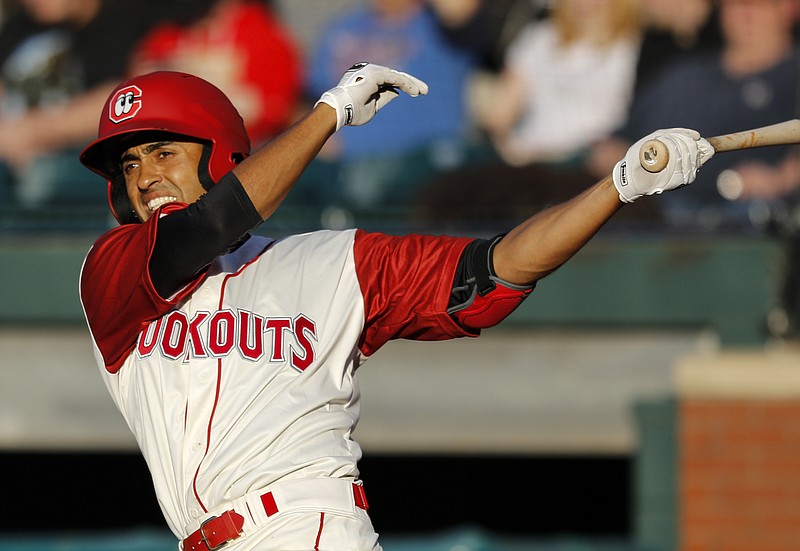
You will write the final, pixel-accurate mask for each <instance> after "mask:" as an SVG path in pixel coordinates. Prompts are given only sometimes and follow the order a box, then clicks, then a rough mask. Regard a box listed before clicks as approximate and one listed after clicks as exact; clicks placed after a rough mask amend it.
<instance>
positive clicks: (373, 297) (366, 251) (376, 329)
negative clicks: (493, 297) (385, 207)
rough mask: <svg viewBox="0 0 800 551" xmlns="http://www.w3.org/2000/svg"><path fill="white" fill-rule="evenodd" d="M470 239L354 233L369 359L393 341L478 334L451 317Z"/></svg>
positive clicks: (365, 351) (363, 345)
mask: <svg viewBox="0 0 800 551" xmlns="http://www.w3.org/2000/svg"><path fill="white" fill-rule="evenodd" d="M470 241H472V240H471V239H467V238H456V237H434V236H422V235H408V236H405V237H395V236H388V235H383V234H379V233H366V232H364V231H361V230H359V231H358V232H356V238H355V245H354V250H353V252H354V258H355V266H356V274H357V275H358V280H359V285H360V286H361V294H362V296H363V299H364V314H365V327H364V332H363V333H362V335H361V340H360V341H359V349H360V350H361V352H362V353H363V354H364V355H366V356H369V355H371V354H372V353H374V352H375V351H376V350H378V349H379V348H380V347H381V346H383V345H384V344H385V343H386V342H388V341H389V340H391V339H415V340H428V341H433V340H445V339H451V338H455V337H464V336H472V337H474V336H478V334H479V331H478V330H471V329H469V328H466V327H462V326H460V325H459V324H458V323H456V322H455V321H454V320H453V318H452V317H451V316H450V315H449V314H448V313H447V306H448V302H449V300H450V293H451V291H452V288H453V278H454V276H455V272H456V267H457V265H458V261H459V258H460V256H461V253H462V251H463V250H464V248H465V247H466V246H467V245H468V244H469V243H470Z"/></svg>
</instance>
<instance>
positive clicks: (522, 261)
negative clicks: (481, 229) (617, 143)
mask: <svg viewBox="0 0 800 551" xmlns="http://www.w3.org/2000/svg"><path fill="white" fill-rule="evenodd" d="M650 139H659V140H661V141H662V142H663V143H664V144H665V145H666V146H667V148H668V150H669V156H670V157H669V158H670V164H669V165H668V166H667V168H666V169H665V170H664V171H662V172H656V173H650V172H647V171H646V170H644V169H643V168H642V167H641V165H640V163H639V148H640V146H641V145H642V144H643V143H644V142H646V141H647V140H650ZM713 154H714V149H713V148H712V147H711V145H710V144H709V143H708V142H707V141H706V140H704V139H703V138H701V137H700V135H699V134H698V133H697V132H695V131H693V130H686V129H681V128H673V129H669V130H659V131H657V132H654V133H653V134H650V135H649V136H646V137H645V138H642V140H639V141H638V142H636V143H635V144H634V145H632V146H631V147H630V149H628V152H627V154H626V155H625V159H623V160H622V161H620V162H619V163H617V166H616V167H615V169H614V172H613V174H612V175H611V176H608V177H606V178H604V179H603V180H601V181H600V182H598V183H597V184H595V185H594V186H592V187H591V188H589V189H588V190H586V191H584V192H583V193H581V194H580V195H578V196H576V197H574V198H573V199H571V200H569V201H567V202H565V203H562V204H560V205H556V206H554V207H551V208H549V209H546V210H544V211H542V212H540V213H538V214H536V215H534V216H533V217H531V218H529V219H528V220H526V221H525V222H523V223H522V224H520V225H519V226H517V227H516V228H514V229H513V230H511V232H509V233H508V235H506V236H505V237H504V238H503V239H502V240H501V241H500V242H499V243H498V244H497V246H496V247H495V249H494V257H493V260H494V268H495V272H496V273H497V276H498V277H500V278H502V279H504V280H506V281H508V282H510V283H514V284H518V285H531V284H533V283H534V282H536V281H537V280H539V279H541V278H543V277H545V276H546V275H548V274H550V273H551V272H553V271H554V270H556V269H557V268H558V267H559V266H561V265H562V264H564V263H565V262H566V261H567V260H569V259H570V258H571V257H572V256H573V255H574V254H575V253H576V252H578V251H579V250H580V249H581V248H582V247H583V246H584V245H585V244H586V243H587V242H588V241H589V240H590V239H591V238H592V237H593V236H594V235H595V234H596V233H597V232H598V231H599V230H600V228H601V227H602V226H603V225H604V224H605V223H606V222H607V221H608V220H609V219H610V218H611V217H612V216H614V214H615V213H616V212H617V211H618V210H619V209H620V208H621V207H622V206H623V205H624V204H625V203H630V202H632V201H634V200H636V199H638V198H639V197H642V196H644V195H657V194H660V193H662V192H664V191H669V190H673V189H676V188H679V187H682V186H685V185H687V184H690V183H691V182H693V181H694V179H695V176H696V175H697V170H698V169H699V168H700V167H701V166H702V165H703V163H705V162H706V161H707V160H708V159H710V158H711V156H713Z"/></svg>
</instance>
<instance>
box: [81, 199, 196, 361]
mask: <svg viewBox="0 0 800 551" xmlns="http://www.w3.org/2000/svg"><path fill="white" fill-rule="evenodd" d="M176 206H177V204H176V205H167V206H166V207H164V208H163V209H162V211H161V212H162V213H166V212H169V211H170V210H173V209H174V208H175V207H176ZM157 221H158V217H157V216H153V217H151V218H150V219H149V220H148V221H147V222H146V223H144V224H125V225H123V226H119V227H117V228H114V229H113V230H111V231H109V232H108V233H106V234H105V235H103V236H102V237H100V239H98V240H97V242H96V243H95V244H94V246H93V247H92V249H91V250H90V251H89V253H88V255H87V256H86V260H85V261H84V264H83V270H82V271H81V280H80V296H81V303H82V304H83V309H84V313H85V315H86V321H87V323H88V324H89V330H90V331H91V333H92V336H93V338H94V341H95V343H96V344H97V347H98V348H99V349H100V353H101V354H102V356H103V361H104V362H105V366H106V369H107V370H108V371H109V372H110V373H116V372H117V371H119V369H120V367H121V366H122V363H123V362H124V361H125V358H126V357H127V356H128V354H129V353H130V351H131V350H132V349H133V347H134V346H135V345H136V339H137V338H138V336H139V333H140V332H141V331H142V330H143V329H144V328H145V327H146V326H147V324H148V323H150V322H151V321H153V320H154V319H157V318H158V317H160V316H162V315H163V314H165V313H167V312H169V311H170V310H171V309H172V308H173V307H174V305H175V304H177V303H179V302H180V301H181V300H183V298H185V297H186V295H188V294H189V293H191V292H192V291H193V290H194V288H195V287H196V286H197V284H198V283H199V282H200V280H201V279H202V276H203V275H204V274H199V275H198V276H197V278H196V279H194V280H193V281H192V283H190V284H189V285H187V286H186V287H185V288H184V289H182V290H181V291H180V292H179V293H177V294H176V295H175V296H173V297H168V298H163V297H161V296H159V295H158V293H157V292H156V290H155V288H154V287H153V283H152V281H151V280H150V274H149V271H148V264H149V261H150V256H151V254H152V251H153V245H154V243H155V240H156V232H157V230H158V224H157Z"/></svg>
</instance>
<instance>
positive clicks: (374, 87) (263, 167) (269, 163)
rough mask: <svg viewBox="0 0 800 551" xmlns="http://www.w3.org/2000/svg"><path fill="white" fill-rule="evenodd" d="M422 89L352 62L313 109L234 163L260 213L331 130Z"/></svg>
mask: <svg viewBox="0 0 800 551" xmlns="http://www.w3.org/2000/svg"><path fill="white" fill-rule="evenodd" d="M400 91H402V92H405V93H407V94H409V95H411V96H418V95H420V94H423V95H424V94H427V93H428V86H427V84H425V83H424V82H422V81H421V80H419V79H417V78H415V77H413V76H411V75H409V74H407V73H402V72H400V71H395V70H394V69H390V68H388V67H383V66H380V65H374V64H371V63H358V64H356V65H353V66H352V67H351V68H350V69H349V70H348V71H347V72H346V73H345V74H344V76H343V77H342V79H341V80H340V81H339V84H338V85H337V86H335V87H334V88H331V89H330V90H328V91H327V92H325V93H324V94H322V97H321V98H320V100H319V101H318V102H317V103H316V105H315V106H314V109H313V110H312V111H311V112H310V113H309V114H307V115H306V116H305V117H303V118H302V119H300V120H299V121H298V122H297V123H295V124H294V125H293V126H292V127H291V128H289V129H288V130H287V131H286V132H284V133H283V134H281V135H280V136H278V137H277V138H276V139H274V140H272V141H271V142H270V143H268V144H267V145H265V146H264V147H262V148H261V149H259V150H258V151H256V152H255V153H254V154H253V155H251V156H250V157H248V158H247V159H245V160H244V161H243V162H242V163H241V164H240V165H239V166H237V167H236V168H235V169H234V173H235V174H236V176H237V177H238V178H239V180H240V181H241V182H242V185H243V186H244V189H245V190H246V191H247V193H248V195H249V196H250V199H251V200H252V201H253V204H254V205H255V207H256V209H257V210H258V212H259V214H260V215H261V218H262V219H266V218H268V217H269V216H270V215H271V214H272V213H273V212H275V210H276V209H277V208H278V205H280V204H281V202H282V201H283V200H284V199H285V198H286V195H287V194H288V193H289V190H291V188H292V186H293V185H294V183H295V182H296V181H297V179H298V178H299V177H300V175H301V174H302V173H303V170H305V169H306V167H307V166H308V165H309V163H310V162H311V161H312V160H313V159H314V157H316V155H317V154H318V153H319V151H320V149H321V148H322V146H323V145H324V144H325V142H326V141H327V140H328V138H330V137H331V135H332V134H333V133H334V132H335V131H336V130H339V129H340V128H342V126H345V125H351V126H360V125H362V124H366V123H367V122H369V121H370V120H372V118H373V117H374V116H375V114H376V113H377V112H378V111H379V110H380V109H382V108H383V107H385V106H386V105H387V104H388V103H389V102H390V101H392V100H393V99H394V98H396V97H397V96H398V95H399V93H400Z"/></svg>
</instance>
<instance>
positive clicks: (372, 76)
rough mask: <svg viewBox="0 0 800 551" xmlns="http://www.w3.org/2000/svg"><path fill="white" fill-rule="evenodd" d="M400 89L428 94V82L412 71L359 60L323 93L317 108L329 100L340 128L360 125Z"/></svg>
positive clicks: (411, 93)
mask: <svg viewBox="0 0 800 551" xmlns="http://www.w3.org/2000/svg"><path fill="white" fill-rule="evenodd" d="M398 88H399V89H400V90H402V91H403V92H405V93H407V94H408V95H410V96H412V97H416V96H418V95H420V94H422V95H425V94H427V93H428V85H427V84H425V83H424V82H422V81H421V80H419V79H418V78H415V77H412V76H411V75H409V74H408V73H402V72H400V71H395V70H394V69H389V68H388V67H382V66H381V65H375V64H373V63H356V64H355V65H353V66H352V67H350V69H348V70H347V72H346V73H345V74H344V76H343V77H342V79H341V80H340V81H339V84H338V85H337V86H336V87H335V88H331V89H330V90H328V91H327V92H325V93H324V94H322V97H320V99H319V101H317V103H316V104H315V105H314V107H316V106H317V105H319V104H320V103H326V104H328V105H330V106H331V107H333V108H334V109H335V110H336V130H339V129H340V128H342V127H343V126H345V125H348V126H360V125H362V124H366V123H368V122H369V121H371V120H372V117H374V116H375V113H377V112H378V111H379V110H380V109H382V108H383V107H384V106H385V105H386V104H387V103H389V102H390V101H392V100H393V99H394V98H396V97H397V96H399V95H400V93H399V92H398V91H397V89H398Z"/></svg>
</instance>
